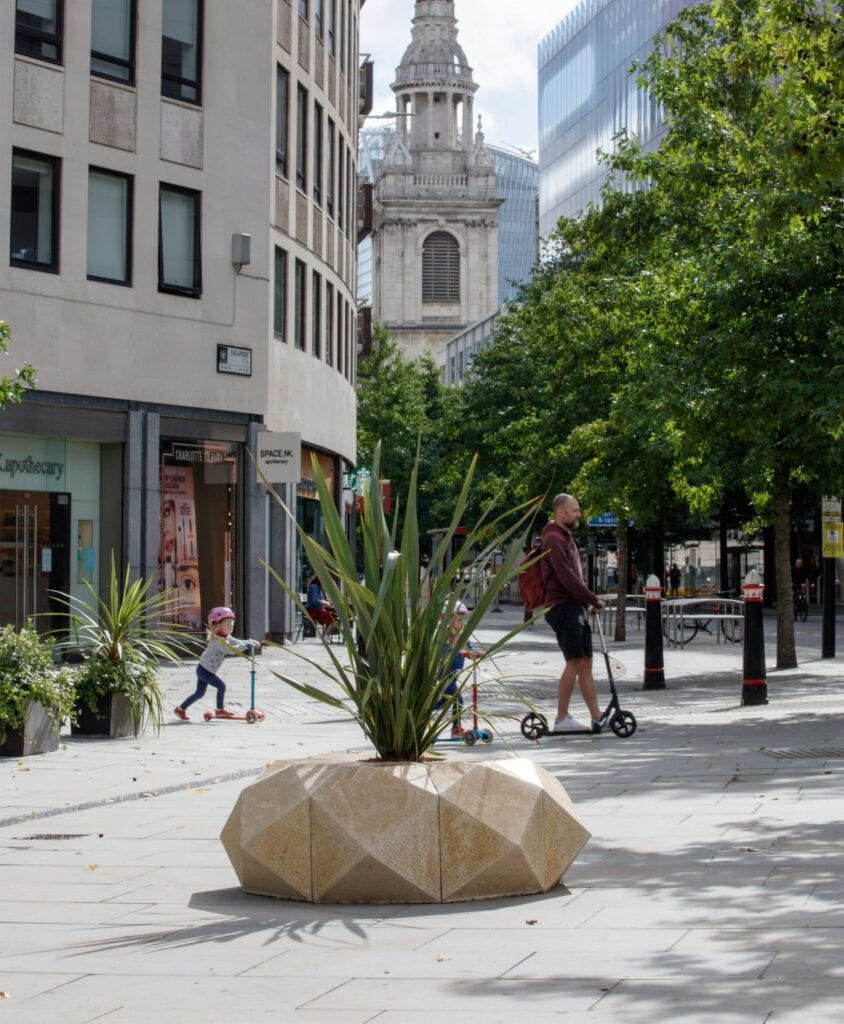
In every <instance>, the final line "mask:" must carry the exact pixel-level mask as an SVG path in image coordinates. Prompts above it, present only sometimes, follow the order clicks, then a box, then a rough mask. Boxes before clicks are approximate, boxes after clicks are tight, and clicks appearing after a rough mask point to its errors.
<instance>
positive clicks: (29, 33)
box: [15, 0, 64, 64]
mask: <svg viewBox="0 0 844 1024" xmlns="http://www.w3.org/2000/svg"><path fill="white" fill-rule="evenodd" d="M63 14H64V3H63V0H17V4H16V7H15V53H22V54H24V55H25V56H27V57H37V58H38V59H39V60H48V61H50V62H51V63H53V64H61V62H62V21H63Z"/></svg>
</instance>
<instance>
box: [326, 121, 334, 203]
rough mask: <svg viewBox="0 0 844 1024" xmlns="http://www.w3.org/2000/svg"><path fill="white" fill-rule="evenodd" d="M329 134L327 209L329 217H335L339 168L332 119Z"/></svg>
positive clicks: (328, 126)
mask: <svg viewBox="0 0 844 1024" xmlns="http://www.w3.org/2000/svg"><path fill="white" fill-rule="evenodd" d="M327 129H328V134H327V137H326V143H327V147H326V149H327V151H326V163H325V207H326V209H327V210H328V216H329V217H331V218H333V217H334V176H335V174H336V167H337V152H336V144H335V131H334V122H333V121H332V120H331V118H330V117H329V118H328V124H327Z"/></svg>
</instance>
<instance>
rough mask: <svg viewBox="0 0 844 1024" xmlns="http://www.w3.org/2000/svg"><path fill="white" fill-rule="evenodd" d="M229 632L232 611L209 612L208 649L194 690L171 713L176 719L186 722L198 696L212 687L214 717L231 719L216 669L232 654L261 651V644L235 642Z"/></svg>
mask: <svg viewBox="0 0 844 1024" xmlns="http://www.w3.org/2000/svg"><path fill="white" fill-rule="evenodd" d="M232 629H234V612H233V611H232V610H231V608H225V607H219V608H212V609H211V611H210V612H209V613H208V646H207V647H206V648H205V650H204V651H203V652H202V657H201V658H200V659H199V663H198V664H197V666H196V689H195V690H194V692H193V693H192V694H191V695H190V697H186V698H185V699H184V700H183V701H182V703H181V704H180V705H179V706H178V707H177V708H174V711H173V713H174V714H175V715H176V717H177V718H181V719H182V721H183V722H187V721H189V718H188V710H187V709H188V708H189V707H190V706H191V704H193V703H194V702H195V701H198V700H199V699H200V697H204V696H205V691H206V690H207V689H208V687H209V686H213V687H214V689H215V690H216V691H217V710H216V712H215V715H216V717H217V718H234V714H233V713H232V712H231V711H228V710H227V709H226V707H225V703H226V684H225V683H224V682H223V680H222V679H220V677H219V676H218V675H217V670H218V669H219V667H220V666H221V665H222V664H223V661H224V660H225V658H226V657H227V656H228V655H230V654H234V653H235V651H248V652H249V653H252V652H254V651H257V650H260V648H261V645H260V643H258V641H257V640H238V639H237V638H236V637H233V636H232V635H231V633H232Z"/></svg>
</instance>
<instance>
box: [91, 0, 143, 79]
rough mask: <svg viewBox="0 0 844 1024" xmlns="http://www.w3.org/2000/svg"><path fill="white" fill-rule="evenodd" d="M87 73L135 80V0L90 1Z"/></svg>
mask: <svg viewBox="0 0 844 1024" xmlns="http://www.w3.org/2000/svg"><path fill="white" fill-rule="evenodd" d="M91 74H93V75H99V76H100V77H102V78H112V79H115V80H116V81H118V82H126V83H128V84H129V85H132V84H134V82H135V0H92V4H91Z"/></svg>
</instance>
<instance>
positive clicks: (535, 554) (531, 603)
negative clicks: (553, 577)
mask: <svg viewBox="0 0 844 1024" xmlns="http://www.w3.org/2000/svg"><path fill="white" fill-rule="evenodd" d="M542 554H543V552H542V548H541V547H539V545H537V546H536V547H535V548H531V549H530V551H528V553H527V554H526V555H525V557H524V558H523V559H522V560H521V562H519V597H520V598H521V600H522V604H523V605H524V606H525V608H526V609H527V611H529V612H532V611H534V609H536V608H544V607H545V584H544V583H543V582H542V559H541V557H540V556H541V555H542ZM528 562H533V564H532V565H527V563H528ZM525 565H527V568H522V566H525Z"/></svg>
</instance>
